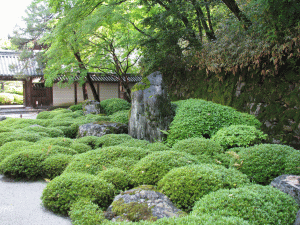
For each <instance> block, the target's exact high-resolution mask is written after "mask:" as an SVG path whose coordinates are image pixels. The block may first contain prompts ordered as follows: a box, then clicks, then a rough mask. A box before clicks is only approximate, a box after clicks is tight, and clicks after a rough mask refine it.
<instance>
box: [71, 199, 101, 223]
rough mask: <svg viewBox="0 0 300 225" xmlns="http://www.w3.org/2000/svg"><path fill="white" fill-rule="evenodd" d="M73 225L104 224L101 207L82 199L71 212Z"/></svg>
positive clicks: (73, 206) (75, 203)
mask: <svg viewBox="0 0 300 225" xmlns="http://www.w3.org/2000/svg"><path fill="white" fill-rule="evenodd" d="M69 216H70V218H71V220H72V224H73V225H96V224H102V222H103V220H104V219H105V218H104V214H103V211H102V210H101V209H99V206H98V205H97V204H95V203H94V202H93V201H91V200H90V199H88V198H80V199H79V200H78V201H76V202H74V203H73V204H72V205H71V207H70V211H69Z"/></svg>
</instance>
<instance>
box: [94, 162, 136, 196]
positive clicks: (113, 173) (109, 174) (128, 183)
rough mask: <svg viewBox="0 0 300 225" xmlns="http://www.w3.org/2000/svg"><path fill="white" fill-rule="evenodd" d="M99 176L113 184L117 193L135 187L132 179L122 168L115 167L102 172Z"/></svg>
mask: <svg viewBox="0 0 300 225" xmlns="http://www.w3.org/2000/svg"><path fill="white" fill-rule="evenodd" d="M97 176H98V177H100V178H103V179H104V180H106V181H107V182H108V183H112V184H113V185H114V186H115V188H116V190H117V191H124V190H126V189H129V188H132V187H133V186H132V179H131V177H130V176H129V175H128V173H126V172H125V171H124V170H122V169H120V168H116V167H115V168H109V169H106V170H102V171H101V172H99V173H98V174H97Z"/></svg>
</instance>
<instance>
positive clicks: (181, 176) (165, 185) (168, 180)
mask: <svg viewBox="0 0 300 225" xmlns="http://www.w3.org/2000/svg"><path fill="white" fill-rule="evenodd" d="M249 182H250V181H249V180H248V178H247V176H246V175H245V174H242V173H241V172H239V171H238V170H236V169H226V168H225V167H223V166H219V165H211V164H199V165H189V166H184V167H179V168H175V169H172V170H171V171H170V172H168V173H167V174H166V175H165V176H164V177H163V178H162V179H161V180H160V181H159V182H158V189H159V190H162V191H163V193H164V194H165V195H167V196H168V197H169V198H170V200H171V201H172V202H173V203H174V204H175V205H176V206H177V207H178V208H180V209H182V210H185V211H190V210H191V209H192V207H193V206H194V203H195V201H198V200H199V199H200V198H201V197H202V196H203V195H205V194H208V193H210V192H213V191H216V190H219V189H224V188H226V189H227V188H228V189H229V188H236V187H241V186H243V185H245V184H247V183H249Z"/></svg>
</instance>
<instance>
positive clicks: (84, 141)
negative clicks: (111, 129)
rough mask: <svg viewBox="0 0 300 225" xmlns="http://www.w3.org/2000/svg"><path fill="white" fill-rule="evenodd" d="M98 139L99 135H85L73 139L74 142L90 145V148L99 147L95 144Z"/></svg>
mask: <svg viewBox="0 0 300 225" xmlns="http://www.w3.org/2000/svg"><path fill="white" fill-rule="evenodd" d="M98 139H99V137H96V136H85V137H81V138H78V139H76V140H75V141H74V143H82V144H86V145H89V146H91V148H92V149H96V148H99V146H97V145H96V144H97V140H98Z"/></svg>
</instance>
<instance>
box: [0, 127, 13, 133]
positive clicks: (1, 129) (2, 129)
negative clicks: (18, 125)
mask: <svg viewBox="0 0 300 225" xmlns="http://www.w3.org/2000/svg"><path fill="white" fill-rule="evenodd" d="M12 131H14V130H13V129H11V128H9V127H0V133H4V132H12Z"/></svg>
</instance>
